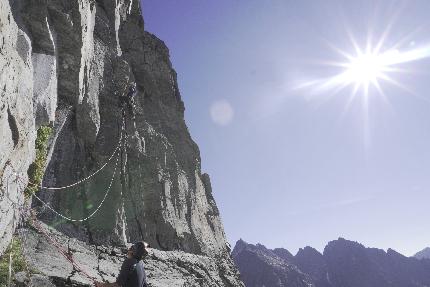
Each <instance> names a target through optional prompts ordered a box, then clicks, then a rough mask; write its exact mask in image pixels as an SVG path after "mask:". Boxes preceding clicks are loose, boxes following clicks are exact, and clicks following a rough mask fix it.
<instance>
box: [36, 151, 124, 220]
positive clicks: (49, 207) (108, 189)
mask: <svg viewBox="0 0 430 287" xmlns="http://www.w3.org/2000/svg"><path fill="white" fill-rule="evenodd" d="M118 161H119V156H118V157H117V159H116V162H115V168H114V171H113V174H112V178H111V180H110V183H109V186H108V188H107V190H106V192H105V194H104V196H103V199H102V201H101V202H100V204H99V205H98V206H97V208H96V209H95V210H94V211H93V212H92V213H91V214H90V215H88V216H87V217H85V218H81V219H73V218H70V217H68V216H66V215H64V214H61V213H60V212H58V211H57V210H55V209H54V208H52V207H51V206H50V205H49V204H48V203H46V202H44V201H43V200H42V199H41V198H39V197H38V196H37V195H36V194H35V193H32V195H33V196H34V197H35V198H36V199H37V200H38V201H39V202H40V203H42V204H43V205H44V206H45V207H46V208H48V209H49V210H50V211H52V212H54V213H55V214H56V215H58V216H59V217H61V218H63V219H65V220H67V221H71V222H84V221H87V220H88V219H90V218H92V217H93V216H94V215H95V214H96V213H97V212H98V211H99V210H100V208H101V207H102V205H103V204H104V202H105V201H106V198H107V196H108V194H109V192H110V190H111V187H112V184H113V181H114V179H115V175H116V170H117V167H118Z"/></svg>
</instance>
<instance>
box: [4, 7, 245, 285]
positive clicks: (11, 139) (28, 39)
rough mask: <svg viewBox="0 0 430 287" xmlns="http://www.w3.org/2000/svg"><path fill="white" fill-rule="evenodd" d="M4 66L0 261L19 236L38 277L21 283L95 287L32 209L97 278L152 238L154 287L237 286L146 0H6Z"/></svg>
mask: <svg viewBox="0 0 430 287" xmlns="http://www.w3.org/2000/svg"><path fill="white" fill-rule="evenodd" d="M0 71H1V72H0V84H1V86H0V179H1V192H0V238H1V240H0V254H3V253H4V252H6V249H7V247H8V246H9V244H10V242H11V241H12V238H14V240H15V241H16V240H20V242H21V244H22V246H23V254H24V256H25V259H26V261H27V263H28V265H29V266H31V268H30V269H31V270H34V272H31V274H26V275H25V276H23V274H21V276H19V274H15V279H16V284H18V283H19V282H21V283H22V282H24V283H22V284H28V282H32V283H31V284H33V285H34V286H36V284H39V286H69V285H70V284H72V285H70V286H81V285H82V286H85V284H88V281H86V279H85V278H83V277H82V276H81V275H79V274H78V273H79V272H77V271H76V270H75V269H74V268H73V266H72V265H71V264H70V263H69V262H68V261H67V260H62V259H61V256H59V255H58V254H56V253H55V248H53V247H52V244H50V242H49V240H48V239H47V238H46V237H44V236H42V234H41V233H40V231H38V230H35V229H34V228H33V227H31V226H30V225H29V223H28V221H29V216H30V211H29V209H32V210H33V213H34V212H36V215H34V216H36V217H37V218H36V219H34V220H36V221H41V222H43V223H40V224H41V225H43V226H44V228H45V229H46V230H47V232H48V233H49V234H53V235H52V236H54V237H55V238H57V241H58V242H60V243H61V245H67V246H68V247H69V250H75V251H74V252H72V251H71V252H70V253H71V254H75V255H76V256H75V255H73V257H76V260H77V261H81V262H80V263H81V264H82V265H84V266H86V269H87V271H88V272H89V273H91V274H94V276H96V277H97V278H99V279H103V277H104V278H105V279H109V280H113V278H114V276H115V274H116V273H117V272H118V271H119V267H118V266H119V263H120V261H121V258H122V257H121V256H122V255H121V254H120V253H119V252H117V251H115V252H114V251H112V250H114V249H115V248H119V247H120V246H125V245H126V244H127V243H128V242H133V241H136V240H142V239H144V240H145V241H147V242H148V243H149V244H150V245H151V247H152V249H151V252H150V254H151V255H150V257H149V258H148V259H147V261H148V262H147V268H148V270H149V272H148V273H149V280H150V284H151V286H243V283H242V282H241V281H240V279H239V275H238V272H237V271H236V268H235V266H234V264H233V262H232V260H231V258H230V255H229V251H230V250H229V248H228V246H227V244H226V238H225V234H224V230H223V226H222V223H221V219H220V214H219V211H218V208H217V206H216V203H215V200H214V197H213V196H212V188H211V182H210V178H209V176H208V175H207V174H204V173H202V171H201V159H200V152H199V149H198V146H197V145H196V144H195V143H194V141H193V140H192V138H191V136H190V134H189V132H188V129H187V126H186V124H185V121H184V109H185V108H184V103H183V101H182V99H181V94H180V92H179V88H178V83H177V80H176V73H175V71H174V69H173V68H172V65H171V62H170V60H169V50H168V48H167V47H166V45H165V44H164V43H163V42H162V41H161V40H159V39H158V38H157V37H156V36H154V35H152V34H150V33H148V32H146V31H145V25H144V20H143V18H142V12H141V6H140V2H139V1H138V0H115V1H114V0H13V1H12V0H0ZM132 83H136V88H137V94H136V96H135V97H134V103H133V105H132V107H129V106H128V105H126V106H125V107H123V108H122V106H124V105H122V106H121V105H120V98H121V96H123V95H124V94H126V93H127V91H128V88H129V86H130V85H131V84H132ZM130 106H131V105H130ZM123 110H124V113H123V112H122V111H123ZM38 186H43V187H48V188H42V189H38V188H37V187H38ZM50 187H57V188H58V187H64V189H61V190H59V189H52V188H50ZM34 192H36V194H35V196H37V197H35V196H33V195H32V194H33V193H34ZM36 198H38V199H40V200H36ZM42 202H43V203H42ZM87 219H88V220H87ZM44 224H46V225H44ZM48 226H49V227H48ZM18 227H19V228H18ZM14 234H15V235H14ZM18 234H19V236H18ZM51 243H52V242H51ZM66 243H67V244H66ZM31 270H30V271H31ZM97 270H98V271H97ZM37 282H39V283H37ZM40 282H42V283H40ZM21 283H20V284H21ZM41 284H42V285H41ZM68 284H69V285H68Z"/></svg>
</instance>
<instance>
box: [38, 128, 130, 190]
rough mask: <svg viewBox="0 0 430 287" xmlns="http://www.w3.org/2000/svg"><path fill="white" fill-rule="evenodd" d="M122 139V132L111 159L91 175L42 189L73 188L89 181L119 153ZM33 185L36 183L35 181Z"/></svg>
mask: <svg viewBox="0 0 430 287" xmlns="http://www.w3.org/2000/svg"><path fill="white" fill-rule="evenodd" d="M121 141H122V134H121V137H120V139H119V141H118V144H117V146H116V148H115V150H114V151H113V153H112V154H111V156H110V157H109V159H108V160H107V161H106V162H105V163H104V164H103V165H102V166H101V167H100V168H99V169H98V170H96V171H95V172H94V173H92V174H91V175H89V176H87V177H85V178H83V179H81V180H79V181H77V182H75V183H72V184H69V185H66V186H60V187H46V186H40V189H45V190H61V189H67V188H71V187H74V186H76V185H79V184H81V183H83V182H85V181H87V180H89V179H91V178H92V177H93V176H95V175H96V174H98V173H99V172H101V171H102V170H103V169H104V168H105V167H106V166H107V165H108V163H109V162H110V161H111V160H112V159H113V157H114V155H115V154H116V153H117V151H118V149H119V148H120V146H121ZM33 185H34V183H33Z"/></svg>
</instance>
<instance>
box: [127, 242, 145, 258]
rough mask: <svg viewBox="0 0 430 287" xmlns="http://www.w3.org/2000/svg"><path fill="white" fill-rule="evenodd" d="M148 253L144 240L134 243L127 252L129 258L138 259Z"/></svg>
mask: <svg viewBox="0 0 430 287" xmlns="http://www.w3.org/2000/svg"><path fill="white" fill-rule="evenodd" d="M147 254H148V251H147V250H146V244H145V242H143V241H138V242H136V243H134V244H133V245H132V246H131V247H130V248H129V249H128V252H127V256H128V258H134V259H136V260H141V259H143V258H145V256H146V255H147Z"/></svg>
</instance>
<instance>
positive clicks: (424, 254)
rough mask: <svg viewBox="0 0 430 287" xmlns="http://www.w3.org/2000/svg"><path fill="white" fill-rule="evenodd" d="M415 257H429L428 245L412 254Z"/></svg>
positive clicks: (429, 249)
mask: <svg viewBox="0 0 430 287" xmlns="http://www.w3.org/2000/svg"><path fill="white" fill-rule="evenodd" d="M414 257H415V258H417V259H430V247H426V248H424V249H423V250H421V251H420V252H417V254H415V255H414Z"/></svg>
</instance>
